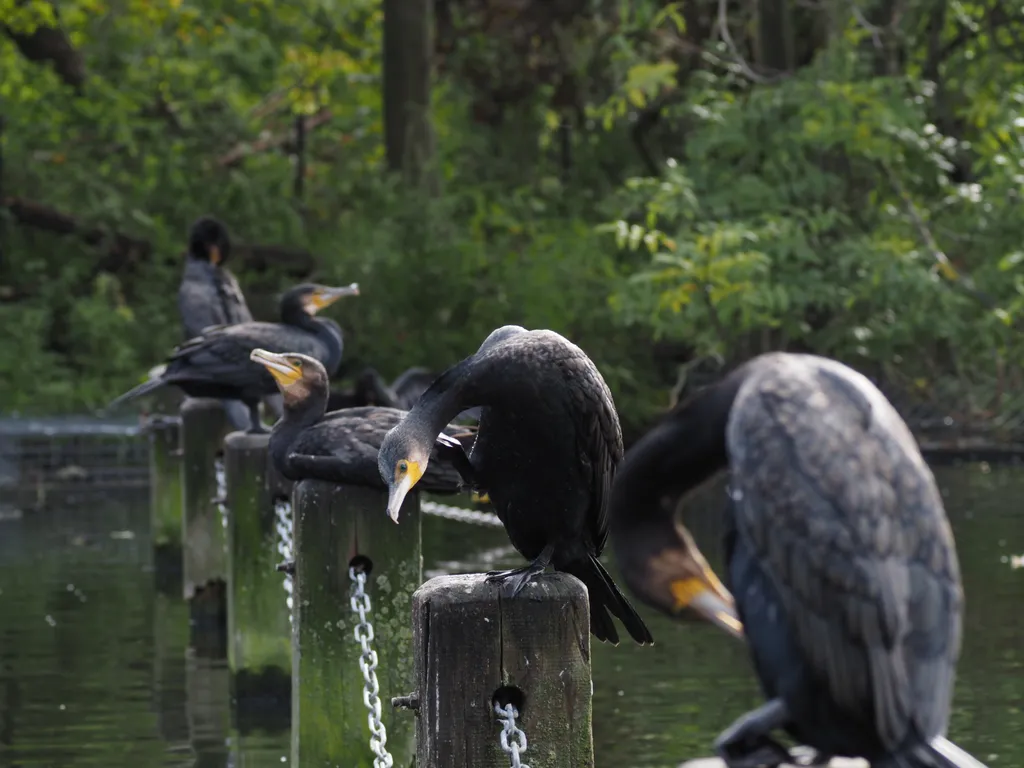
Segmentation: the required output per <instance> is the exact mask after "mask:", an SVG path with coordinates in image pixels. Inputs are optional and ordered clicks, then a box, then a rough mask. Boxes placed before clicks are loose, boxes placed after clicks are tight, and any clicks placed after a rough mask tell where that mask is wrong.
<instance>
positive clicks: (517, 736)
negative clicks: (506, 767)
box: [494, 702, 530, 768]
mask: <svg viewBox="0 0 1024 768" xmlns="http://www.w3.org/2000/svg"><path fill="white" fill-rule="evenodd" d="M494 712H495V714H497V715H498V719H499V720H500V721H501V736H500V738H501V748H502V749H503V750H504V751H505V754H506V755H508V756H509V760H510V761H511V762H510V765H511V768H530V766H528V765H527V764H526V763H523V762H520V760H519V755H521V754H522V753H523V752H525V751H526V734H525V733H523V731H522V730H521V729H520V728H518V727H516V718H517V717H519V710H518V709H516V708H515V707H514V706H512V705H511V704H506V705H505V706H504V707H502V706H501V704H499V703H498V702H494ZM510 736H511V737H513V740H511V741H510V740H509V737H510Z"/></svg>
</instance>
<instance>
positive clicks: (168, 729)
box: [0, 465, 1024, 768]
mask: <svg viewBox="0 0 1024 768" xmlns="http://www.w3.org/2000/svg"><path fill="white" fill-rule="evenodd" d="M936 475H937V477H938V480H939V484H940V487H941V488H942V491H943V494H944V496H945V499H946V505H947V509H948V510H949V513H950V517H951V518H952V520H953V526H954V530H955V533H956V538H957V547H958V551H959V554H960V560H961V565H962V568H963V573H964V582H965V588H966V592H967V618H966V626H965V629H966V631H965V643H964V652H963V659H962V661H961V663H960V668H959V669H960V674H959V678H958V681H957V689H956V706H955V711H954V714H953V719H952V723H951V736H952V737H953V738H954V739H955V740H956V741H957V742H958V743H960V744H961V746H963V747H964V748H965V749H967V750H969V751H971V752H973V753H974V754H975V755H976V756H978V757H979V758H981V759H983V760H985V761H987V762H990V763H991V764H994V765H1008V766H1012V765H1024V738H1022V732H1024V712H1022V708H1021V704H1020V702H1021V701H1024V670H1022V668H1021V667H1022V663H1024V661H1022V654H1024V645H1022V643H1021V638H1022V637H1024V614H1022V613H1021V611H1020V610H1019V606H1020V605H1021V602H1022V600H1024V571H1022V570H1020V569H1016V570H1015V569H1013V568H1012V567H1011V565H1012V562H1013V560H1012V558H1013V556H1014V555H1018V556H1019V555H1020V553H1022V552H1024V515H1022V514H1021V512H1020V509H1019V499H1020V498H1022V497H1024V470H1022V469H1018V468H999V467H993V468H991V470H990V471H984V468H983V467H982V466H981V465H968V466H963V467H940V468H937V469H936ZM147 503H148V497H147V494H146V491H145V489H138V490H134V491H131V492H129V493H121V494H119V495H118V496H116V497H114V498H112V499H111V498H108V499H107V500H105V501H103V502H102V503H98V502H96V501H95V500H93V499H78V500H76V501H74V502H72V501H66V502H65V503H64V504H63V505H51V506H50V509H52V510H53V511H45V510H44V511H38V512H37V511H32V512H27V513H26V514H25V515H24V516H23V517H22V518H21V519H16V520H7V519H4V520H0V766H24V767H25V768H28V767H29V766H40V768H42V767H43V766H46V767H47V768H61V767H62V766H72V765H74V766H90V765H96V766H104V768H122V767H123V768H135V767H136V766H202V767H203V768H226V766H229V765H230V766H247V767H250V768H270V766H280V765H281V764H282V763H287V762H288V760H289V752H290V746H289V744H290V742H289V738H290V737H289V732H288V730H287V724H286V723H282V722H280V721H279V720H278V721H274V720H268V719H266V718H258V719H256V720H255V721H254V722H252V723H248V724H246V723H239V721H238V720H237V718H235V716H234V715H233V714H232V708H231V699H230V697H231V687H230V677H229V673H228V668H227V665H226V662H225V661H224V660H223V659H218V658H208V657H204V656H202V655H200V654H197V653H196V652H194V651H191V650H189V648H188V642H189V629H188V618H187V617H188V612H187V609H186V608H185V606H184V605H183V604H182V602H181V598H180V595H181V590H180V585H177V586H175V585H166V584H164V585H162V588H161V589H160V590H158V589H157V584H156V579H155V575H154V573H153V564H152V560H151V555H150V553H151V551H152V547H151V542H150V540H149V538H148V530H147V526H148V519H149V518H148V510H147V506H146V505H147ZM723 503H724V488H723V486H722V485H721V484H717V485H713V486H709V487H708V488H706V489H704V490H703V491H702V492H701V493H700V494H699V496H698V497H697V498H695V499H694V500H693V502H692V503H691V504H689V505H688V506H687V523H688V525H690V527H691V528H692V530H693V532H694V535H695V537H696V539H697V541H698V543H699V544H700V545H701V547H702V548H703V549H704V551H705V552H706V553H707V554H708V556H709V559H710V560H711V561H712V564H713V565H716V566H717V565H718V561H719V559H720V557H719V553H718V546H717V538H718V535H719V525H718V521H719V511H720V509H721V506H722V504H723ZM423 549H424V552H425V557H424V571H425V573H426V574H427V575H435V574H436V573H441V572H463V571H479V570H488V569H492V568H499V567H503V566H507V565H516V564H519V563H520V560H521V559H520V558H519V556H518V555H517V554H516V553H515V551H514V550H512V549H511V548H510V547H509V545H508V540H507V538H506V537H505V534H504V532H503V531H502V530H501V529H492V528H484V527H478V526H471V525H466V524H462V523H455V522H451V521H447V520H437V519H433V518H428V519H426V520H425V522H424V527H423ZM642 612H643V615H644V618H645V620H647V621H648V622H649V626H650V627H651V630H652V632H653V633H654V635H655V637H656V638H657V644H656V645H655V646H654V647H653V648H639V647H637V646H635V645H632V644H626V643H623V644H621V645H620V646H618V647H617V648H613V647H610V646H607V645H603V644H599V643H595V644H594V645H593V654H594V735H595V749H596V753H597V757H598V765H602V766H603V765H624V766H635V767H636V768H648V767H650V768H653V767H654V766H658V767H659V768H660V767H662V766H675V765H677V764H678V762H680V761H682V760H683V759H686V758H691V757H695V756H699V755H704V754H707V753H708V752H709V748H710V743H711V740H712V739H713V738H714V736H715V735H716V734H717V733H718V732H719V731H720V730H721V729H722V728H723V727H724V726H725V725H727V724H728V723H730V722H731V721H732V720H733V719H734V718H735V717H736V716H737V715H738V714H740V713H742V712H744V711H746V710H747V709H749V708H750V707H751V706H753V705H754V704H755V703H756V702H757V701H758V698H759V694H758V692H757V690H756V687H755V684H754V680H753V677H752V674H751V672H750V669H749V663H748V660H747V656H746V652H745V649H744V648H743V646H742V645H741V644H739V643H736V642H733V641H730V640H729V639H728V638H726V637H724V636H723V635H722V634H721V633H719V632H717V631H715V630H714V629H712V628H711V627H709V626H706V625H703V624H680V623H676V622H672V621H670V620H668V619H666V618H664V617H661V616H660V615H657V614H655V613H653V612H652V611H648V610H643V609H642ZM387 693H388V692H385V694H387ZM240 727H241V728H242V730H240Z"/></svg>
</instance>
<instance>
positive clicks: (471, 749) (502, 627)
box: [413, 573, 594, 768]
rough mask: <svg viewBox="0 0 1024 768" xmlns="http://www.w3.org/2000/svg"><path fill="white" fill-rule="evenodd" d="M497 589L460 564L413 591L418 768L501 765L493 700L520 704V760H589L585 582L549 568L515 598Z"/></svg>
mask: <svg viewBox="0 0 1024 768" xmlns="http://www.w3.org/2000/svg"><path fill="white" fill-rule="evenodd" d="M499 592H500V587H499V586H498V585H495V584H488V583H487V582H486V581H485V578H484V576H483V575H482V574H465V575H458V576H438V577H437V578H434V579H431V580H430V581H428V582H427V583H426V584H424V585H423V586H422V587H420V588H419V589H418V590H417V591H416V594H415V595H414V596H413V651H414V653H415V657H416V691H417V698H418V700H419V717H418V718H416V723H417V726H416V766H417V768H464V767H465V768H468V767H469V766H473V768H505V766H507V765H508V761H509V758H508V755H506V754H505V753H504V752H503V751H502V749H501V745H500V743H499V741H498V738H499V734H500V732H501V727H500V724H499V721H498V719H497V716H496V715H495V712H494V702H495V700H497V701H498V702H499V703H501V704H503V705H504V704H506V703H508V702H509V701H511V703H512V704H514V705H515V706H516V707H517V709H518V710H519V717H518V718H517V720H516V725H517V726H518V727H519V728H521V729H522V730H523V732H524V733H525V734H526V738H527V751H526V752H525V753H523V756H522V760H523V762H524V763H528V764H530V765H543V766H544V768H593V765H594V742H593V736H592V733H591V712H592V710H591V699H592V697H593V686H592V683H591V677H590V605H589V602H588V598H587V589H586V587H584V586H583V584H582V582H580V581H579V580H578V579H576V578H575V577H573V576H569V575H567V574H562V573H557V574H545V575H543V576H541V577H539V578H536V579H534V580H533V581H532V582H531V583H530V584H528V585H527V586H526V587H525V588H524V589H523V591H522V592H520V593H519V595H518V596H517V597H516V598H515V599H514V600H508V599H506V598H504V597H501V596H500V594H499Z"/></svg>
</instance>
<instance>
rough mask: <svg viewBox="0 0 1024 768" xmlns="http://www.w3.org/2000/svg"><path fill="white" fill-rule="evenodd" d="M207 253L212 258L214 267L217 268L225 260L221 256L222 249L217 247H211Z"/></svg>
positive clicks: (211, 261)
mask: <svg viewBox="0 0 1024 768" xmlns="http://www.w3.org/2000/svg"><path fill="white" fill-rule="evenodd" d="M207 253H208V254H209V256H210V263H211V264H213V265H214V266H217V265H218V264H220V263H221V261H222V260H223V259H222V258H221V255H220V248H218V247H217V246H216V245H211V246H210V248H209V250H208V251H207Z"/></svg>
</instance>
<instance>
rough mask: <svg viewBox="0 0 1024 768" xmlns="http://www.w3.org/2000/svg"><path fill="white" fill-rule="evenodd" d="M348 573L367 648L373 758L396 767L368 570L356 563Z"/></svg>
mask: <svg viewBox="0 0 1024 768" xmlns="http://www.w3.org/2000/svg"><path fill="white" fill-rule="evenodd" d="M348 577H349V578H350V579H352V581H353V582H355V585H356V587H355V590H354V592H353V594H352V600H351V604H352V612H353V613H354V614H356V615H357V616H359V623H358V624H356V629H355V633H354V634H355V638H356V640H357V641H358V642H359V646H360V648H362V649H363V652H362V654H361V655H360V657H359V669H361V670H362V671H363V680H365V681H366V684H365V685H364V686H363V704H365V705H366V709H367V710H368V711H369V715H367V718H366V719H367V722H369V724H370V749H371V750H373V754H374V755H376V757H375V758H374V760H373V766H374V768H392V766H393V765H394V759H393V758H392V757H391V754H390V753H389V752H388V750H387V743H388V732H387V729H386V728H385V727H384V723H382V722H381V719H380V716H381V709H380V696H379V694H380V685H379V684H378V683H377V652H376V651H375V650H373V649H372V648H371V647H370V643H371V642H373V624H371V623H370V621H369V619H367V618H366V614H368V613H369V612H370V596H369V595H368V594H366V571H363V570H359V571H357V570H356V569H355V568H354V567H353V568H349V569H348Z"/></svg>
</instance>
